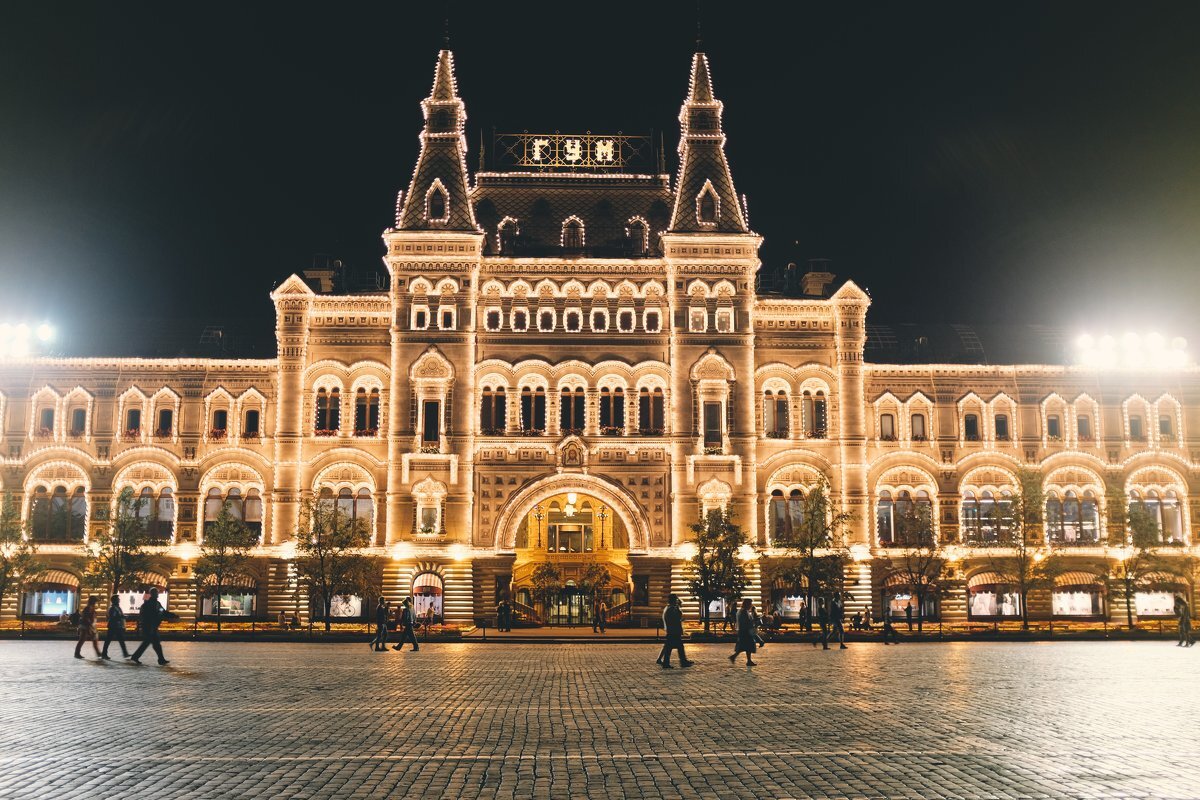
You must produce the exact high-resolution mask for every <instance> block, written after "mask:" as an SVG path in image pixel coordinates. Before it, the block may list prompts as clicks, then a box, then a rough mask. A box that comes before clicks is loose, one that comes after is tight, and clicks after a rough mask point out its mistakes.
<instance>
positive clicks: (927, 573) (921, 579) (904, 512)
mask: <svg viewBox="0 0 1200 800" xmlns="http://www.w3.org/2000/svg"><path fill="white" fill-rule="evenodd" d="M894 524H895V531H894V542H895V544H896V545H898V547H894V548H891V549H889V551H888V563H889V566H890V567H891V568H892V569H894V570H896V571H898V572H899V573H900V574H901V575H903V576H904V578H905V582H906V583H907V584H908V586H909V587H910V588H911V589H912V593H913V599H915V600H916V601H917V630H918V631H920V630H923V629H924V622H925V601H926V599H928V598H929V597H934V596H936V595H937V594H938V593H940V592H941V591H942V587H943V582H942V574H943V573H944V572H945V570H946V557H945V555H944V554H943V552H942V544H941V542H940V541H939V540H938V538H937V536H935V535H934V532H933V507H932V506H931V505H930V504H929V503H911V502H910V503H908V504H907V505H906V506H903V507H902V508H901V509H899V513H897V514H896V515H895V517H894Z"/></svg>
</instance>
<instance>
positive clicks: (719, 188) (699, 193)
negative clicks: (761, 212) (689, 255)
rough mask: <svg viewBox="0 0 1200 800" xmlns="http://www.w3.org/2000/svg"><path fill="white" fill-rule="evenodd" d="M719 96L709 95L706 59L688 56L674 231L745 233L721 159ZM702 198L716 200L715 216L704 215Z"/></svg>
mask: <svg viewBox="0 0 1200 800" xmlns="http://www.w3.org/2000/svg"><path fill="white" fill-rule="evenodd" d="M722 110H723V106H722V104H721V101H719V100H717V99H716V98H715V96H714V95H713V89H712V77H711V75H710V73H709V68H708V58H707V57H706V56H705V55H704V53H696V54H695V55H694V56H692V76H691V83H690V85H689V87H688V95H687V99H686V100H685V101H684V103H683V108H682V109H681V110H680V112H679V124H680V139H679V177H678V179H677V180H676V182H675V209H674V212H673V213H672V214H671V227H670V230H671V231H672V232H676V233H748V232H749V228H748V226H747V225H746V220H745V217H744V216H743V214H742V204H741V201H740V200H739V199H738V194H737V190H736V189H735V188H734V186H733V175H732V174H731V173H730V172H729V163H728V161H727V160H726V158H725V134H724V132H723V131H722V129H721V113H722ZM705 198H708V199H710V200H711V202H713V203H715V216H714V217H713V218H712V219H711V221H709V220H705V219H703V218H702V215H701V205H702V202H703V201H704V199H705Z"/></svg>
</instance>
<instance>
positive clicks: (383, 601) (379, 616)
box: [370, 597, 428, 653]
mask: <svg viewBox="0 0 1200 800" xmlns="http://www.w3.org/2000/svg"><path fill="white" fill-rule="evenodd" d="M397 627H399V628H400V641H399V642H397V643H396V644H395V645H393V646H392V649H393V650H401V649H403V648H404V644H405V642H410V643H411V644H412V649H413V652H414V653H415V652H417V651H418V650H420V649H421V648H420V646H419V645H418V644H417V632H416V627H417V618H416V615H414V614H413V607H412V598H411V597H406V598H404V602H403V603H402V604H401V607H400V618H399V619H398V620H397ZM387 634H388V606H387V598H386V597H380V598H379V605H377V606H376V607H375V637H374V638H373V639H371V641H370V646H371V649H372V650H373V651H375V652H376V653H381V652H383V651H385V650H387ZM426 634H427V635H428V631H426Z"/></svg>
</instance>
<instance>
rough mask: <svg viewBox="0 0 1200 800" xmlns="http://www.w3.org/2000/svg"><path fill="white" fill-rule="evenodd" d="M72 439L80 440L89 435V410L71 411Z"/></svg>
mask: <svg viewBox="0 0 1200 800" xmlns="http://www.w3.org/2000/svg"><path fill="white" fill-rule="evenodd" d="M69 433H70V435H71V437H72V438H79V437H81V436H83V435H84V434H85V433H87V409H86V408H73V409H71V429H70V431H69Z"/></svg>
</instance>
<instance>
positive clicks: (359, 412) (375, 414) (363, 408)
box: [354, 386, 379, 436]
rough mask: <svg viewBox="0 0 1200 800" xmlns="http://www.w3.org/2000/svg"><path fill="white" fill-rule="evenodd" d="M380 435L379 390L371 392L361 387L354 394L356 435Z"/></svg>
mask: <svg viewBox="0 0 1200 800" xmlns="http://www.w3.org/2000/svg"><path fill="white" fill-rule="evenodd" d="M378 433H379V390H378V389H372V390H371V391H370V392H368V391H367V390H366V388H364V387H361V386H360V387H359V388H358V391H357V392H355V393H354V435H355V436H375V435H376V434H378Z"/></svg>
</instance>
